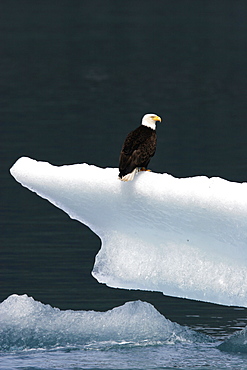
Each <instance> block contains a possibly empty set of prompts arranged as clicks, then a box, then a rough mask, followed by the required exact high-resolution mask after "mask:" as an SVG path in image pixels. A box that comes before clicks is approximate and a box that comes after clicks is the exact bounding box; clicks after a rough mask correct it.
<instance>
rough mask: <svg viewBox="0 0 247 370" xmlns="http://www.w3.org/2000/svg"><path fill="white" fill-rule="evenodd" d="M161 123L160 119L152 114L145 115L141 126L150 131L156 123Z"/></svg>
mask: <svg viewBox="0 0 247 370" xmlns="http://www.w3.org/2000/svg"><path fill="white" fill-rule="evenodd" d="M157 121H159V122H161V118H160V117H159V116H157V114H154V113H148V114H145V116H143V118H142V125H144V126H147V127H150V128H151V129H152V130H155V129H156V122H157Z"/></svg>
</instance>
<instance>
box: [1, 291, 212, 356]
mask: <svg viewBox="0 0 247 370" xmlns="http://www.w3.org/2000/svg"><path fill="white" fill-rule="evenodd" d="M203 340H204V341H207V337H206V336H205V335H202V334H199V333H196V332H194V331H192V330H190V329H189V328H187V327H182V326H180V325H179V324H176V323H172V322H171V321H169V320H167V319H166V318H165V317H164V316H162V315H161V314H160V313H159V312H158V311H157V310H156V309H155V308H154V307H153V306H152V305H151V304H149V303H146V302H141V301H135V302H128V303H125V304H124V305H123V306H120V307H116V308H114V309H112V310H109V311H107V312H96V311H72V310H66V311H61V310H60V309H58V308H53V307H51V306H49V305H44V304H42V303H40V302H37V301H35V300H34V299H33V298H32V297H28V296H27V295H22V296H19V295H16V294H14V295H12V296H10V297H8V298H7V299H6V300H5V301H4V302H2V303H1V304H0V351H12V350H23V349H34V348H36V349H37V348H43V349H49V348H61V347H64V348H69V347H71V348H72V347H73V348H85V349H87V348H94V349H97V348H98V349H100V348H102V349H104V348H109V347H112V346H114V345H131V346H137V345H138V346H141V345H143V346H146V345H155V344H168V343H169V344H172V343H176V342H186V341H187V342H193V341H195V342H198V341H203Z"/></svg>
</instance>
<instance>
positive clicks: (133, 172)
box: [119, 168, 138, 181]
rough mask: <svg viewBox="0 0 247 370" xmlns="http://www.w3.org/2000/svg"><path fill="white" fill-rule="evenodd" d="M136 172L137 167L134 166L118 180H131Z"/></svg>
mask: <svg viewBox="0 0 247 370" xmlns="http://www.w3.org/2000/svg"><path fill="white" fill-rule="evenodd" d="M137 172H138V169H137V168H135V169H134V170H133V171H132V172H130V173H128V174H127V175H125V176H123V177H122V178H121V177H119V180H121V181H132V180H133V178H134V176H135V174H136V173H137Z"/></svg>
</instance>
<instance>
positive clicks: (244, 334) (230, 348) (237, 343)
mask: <svg viewBox="0 0 247 370" xmlns="http://www.w3.org/2000/svg"><path fill="white" fill-rule="evenodd" d="M218 348H219V349H220V350H221V351H225V352H235V353H238V352H241V353H247V327H245V328H244V329H243V330H241V331H239V332H237V333H235V334H233V335H231V336H230V337H229V338H228V339H226V340H225V341H224V342H223V343H222V344H220V345H219V347H218Z"/></svg>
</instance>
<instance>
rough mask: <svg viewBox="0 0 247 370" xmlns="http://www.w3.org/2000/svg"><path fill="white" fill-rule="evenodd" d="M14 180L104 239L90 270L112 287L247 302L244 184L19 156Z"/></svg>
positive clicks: (228, 302)
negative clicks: (128, 174)
mask: <svg viewBox="0 0 247 370" xmlns="http://www.w3.org/2000/svg"><path fill="white" fill-rule="evenodd" d="M10 172H11V174H12V176H13V177H14V178H15V179H16V181H18V182H20V183H21V184H22V185H23V186H25V187H27V188H28V189H30V190H31V191H34V192H36V193H37V194H38V195H39V196H41V197H42V198H45V199H47V200H49V201H50V202H51V203H52V204H54V205H55V206H56V207H58V208H61V209H62V210H64V211H65V212H66V213H68V215H69V216H70V217H71V218H73V219H77V220H79V221H80V222H82V223H84V224H86V225H87V226H89V227H90V228H91V229H92V230H93V231H94V232H95V233H96V234H97V235H98V236H99V237H100V238H101V240H102V246H101V250H100V251H99V253H98V255H97V256H96V261H95V265H94V268H93V272H92V274H93V276H94V277H95V278H96V279H97V280H98V281H99V282H101V283H105V284H107V285H108V286H111V287H118V288H127V289H142V290H151V291H161V292H163V293H164V294H165V295H171V296H176V297H184V298H190V299H196V300H201V301H206V302H213V303H219V304H225V305H236V306H244V307H246V306H247V280H246V276H247V248H246V244H247V217H246V216H247V197H246V194H247V183H242V184H240V183H234V182H229V181H227V180H223V179H221V178H207V177H205V176H198V177H193V178H181V179H179V178H174V177H173V176H171V175H168V174H165V173H164V174H157V173H153V172H151V173H150V172H149V173H140V174H138V175H137V176H136V177H135V179H134V181H132V182H131V183H122V182H120V181H119V180H118V179H117V175H118V170H117V168H106V169H102V168H99V167H96V166H93V165H88V164H86V163H83V164H73V165H65V166H59V167H58V166H53V165H51V164H49V163H47V162H38V161H35V160H33V159H30V158H27V157H22V158H20V159H19V160H17V162H16V163H15V164H14V165H13V167H12V168H11V170H10Z"/></svg>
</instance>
